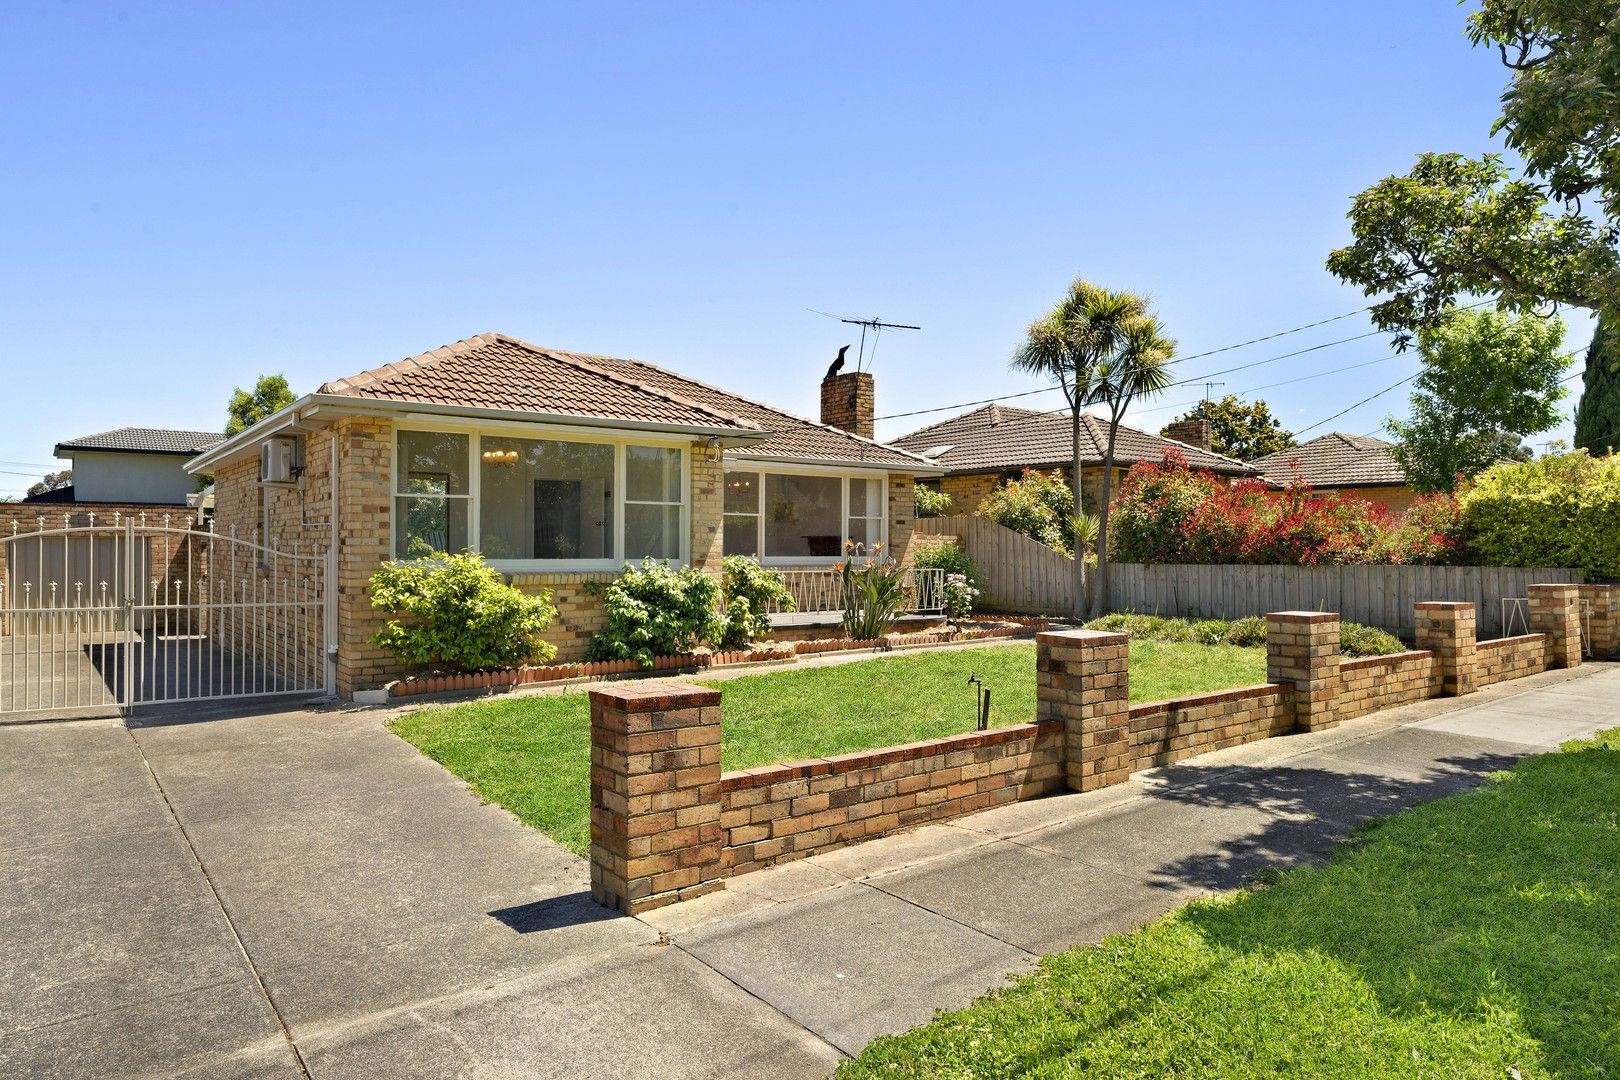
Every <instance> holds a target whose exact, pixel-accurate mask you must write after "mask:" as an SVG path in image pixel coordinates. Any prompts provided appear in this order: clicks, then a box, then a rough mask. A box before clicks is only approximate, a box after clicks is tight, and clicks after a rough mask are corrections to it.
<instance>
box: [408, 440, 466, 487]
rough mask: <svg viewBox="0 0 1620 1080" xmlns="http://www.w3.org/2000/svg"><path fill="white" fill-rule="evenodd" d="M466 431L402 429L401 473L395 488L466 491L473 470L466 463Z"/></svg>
mask: <svg viewBox="0 0 1620 1080" xmlns="http://www.w3.org/2000/svg"><path fill="white" fill-rule="evenodd" d="M468 446H469V443H468V441H467V436H466V435H458V434H456V433H455V432H448V431H402V432H400V433H399V476H398V478H397V479H396V488H395V490H396V491H398V492H399V493H400V494H405V493H407V492H428V491H431V492H436V493H438V494H446V495H465V494H467V492H468V491H469V490H470V488H469V486H468V483H469V480H470V479H471V477H472V472H471V470H470V469H469V468H468V466H467V448H468Z"/></svg>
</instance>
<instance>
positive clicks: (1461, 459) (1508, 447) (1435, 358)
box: [1385, 311, 1570, 492]
mask: <svg viewBox="0 0 1620 1080" xmlns="http://www.w3.org/2000/svg"><path fill="white" fill-rule="evenodd" d="M1563 338H1564V323H1563V320H1561V319H1552V320H1551V321H1544V320H1542V319H1539V318H1536V317H1534V316H1529V317H1525V318H1517V317H1515V316H1512V315H1506V314H1502V313H1500V312H1494V311H1456V312H1453V313H1452V314H1451V315H1450V316H1448V317H1447V318H1446V320H1445V321H1444V322H1442V323H1440V324H1439V325H1438V326H1435V327H1432V328H1426V329H1423V330H1421V331H1419V333H1418V349H1419V351H1421V352H1422V354H1423V371H1422V373H1421V374H1420V375H1418V379H1417V392H1416V393H1415V394H1413V395H1412V415H1411V417H1410V418H1408V419H1406V420H1394V419H1391V420H1389V421H1387V422H1386V425H1385V426H1386V427H1387V428H1388V430H1389V432H1390V434H1391V435H1393V436H1394V437H1395V439H1396V440H1397V441H1398V443H1399V445H1398V446H1396V448H1395V451H1394V453H1395V459H1396V460H1397V461H1399V462H1400V463H1401V467H1402V468H1403V469H1405V470H1406V476H1407V479H1408V480H1409V481H1411V484H1412V486H1413V487H1414V488H1416V489H1417V490H1419V491H1444V492H1449V491H1451V490H1453V489H1454V488H1455V487H1456V486H1457V478H1458V477H1459V476H1473V475H1474V474H1476V473H1478V472H1481V471H1482V470H1484V469H1486V468H1488V467H1489V466H1491V465H1493V464H1495V463H1496V462H1497V461H1500V460H1502V459H1503V458H1516V457H1520V456H1522V454H1523V450H1522V448H1521V447H1520V446H1519V436H1521V435H1534V434H1536V433H1538V432H1542V431H1546V430H1547V429H1548V428H1551V427H1554V426H1555V425H1557V423H1558V420H1559V414H1558V402H1559V401H1560V400H1562V399H1563V397H1564V395H1565V394H1566V393H1567V392H1568V391H1567V390H1566V389H1565V388H1564V387H1563V386H1562V385H1561V381H1562V376H1563V373H1564V370H1565V369H1566V368H1567V367H1568V366H1569V362H1570V357H1569V354H1567V353H1564V352H1561V351H1560V345H1561V344H1562V342H1563Z"/></svg>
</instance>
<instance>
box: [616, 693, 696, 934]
mask: <svg viewBox="0 0 1620 1080" xmlns="http://www.w3.org/2000/svg"><path fill="white" fill-rule="evenodd" d="M724 846H725V831H724V830H723V829H722V828H721V827H720V691H718V690H706V689H703V688H702V687H697V686H688V685H686V684H685V683H678V682H638V683H626V684H623V685H618V686H605V687H602V688H600V689H596V690H592V691H591V899H593V900H595V901H596V902H597V903H599V904H601V905H603V906H604V907H610V908H613V909H615V910H617V911H622V912H624V913H625V914H626V915H635V914H638V913H640V912H643V911H650V910H651V909H653V908H656V907H662V906H664V905H665V904H672V903H674V902H675V901H677V900H687V899H690V898H691V897H694V896H699V895H701V894H703V893H706V892H710V891H713V890H715V889H719V888H724V886H725V882H724V881H721V880H717V879H719V878H720V876H721V874H722V870H721V867H720V852H721V850H722V849H723V848H724Z"/></svg>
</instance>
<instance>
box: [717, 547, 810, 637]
mask: <svg viewBox="0 0 1620 1080" xmlns="http://www.w3.org/2000/svg"><path fill="white" fill-rule="evenodd" d="M721 566H722V567H724V569H725V581H724V584H723V585H722V586H721V592H722V596H723V597H724V601H725V612H724V613H723V614H722V615H721V618H720V622H721V627H720V631H719V634H720V636H719V638H718V640H716V641H715V645H717V646H718V647H719V648H722V649H741V648H744V647H745V646H747V645H748V643H749V642H751V641H758V640H759V639H760V638H762V637H764V636H765V635H766V634H768V633H770V632H771V616H770V609H771V607H772V606H775V607H776V608H778V609H779V610H782V611H792V610H793V609H794V603H793V594H792V593H790V592H788V589H787V585H786V583H785V582H784V581H783V580H782V574H781V572H780V571H777V570H767V569H765V568H764V567H763V566H761V565H759V562H758V561H757V560H755V559H752V558H750V557H749V556H747V555H728V556H726V558H725V561H724V562H722V563H721Z"/></svg>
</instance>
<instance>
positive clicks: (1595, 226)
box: [1327, 0, 1620, 348]
mask: <svg viewBox="0 0 1620 1080" xmlns="http://www.w3.org/2000/svg"><path fill="white" fill-rule="evenodd" d="M1614 23H1615V20H1614V10H1613V6H1612V5H1610V4H1605V3H1592V2H1590V0H1484V2H1483V3H1482V4H1481V6H1480V9H1479V10H1478V11H1477V12H1475V13H1474V14H1473V15H1472V16H1470V17H1469V20H1468V35H1469V37H1470V39H1471V40H1472V41H1473V42H1474V44H1475V45H1481V46H1486V47H1490V48H1494V49H1495V50H1496V51H1497V53H1498V55H1499V56H1500V58H1501V60H1502V63H1503V64H1504V65H1506V67H1507V69H1508V71H1509V72H1510V80H1509V83H1508V87H1507V89H1506V90H1505V91H1504V93H1503V95H1502V112H1501V115H1500V117H1499V118H1498V119H1497V121H1496V123H1495V125H1494V127H1493V129H1492V131H1493V134H1500V135H1502V137H1503V141H1504V142H1505V143H1506V144H1507V146H1508V147H1509V149H1511V150H1513V151H1515V152H1516V153H1517V154H1519V155H1520V157H1521V158H1522V160H1523V162H1524V168H1523V172H1522V175H1515V174H1514V172H1513V171H1512V170H1510V169H1509V167H1508V166H1507V165H1506V164H1505V163H1504V161H1503V159H1502V158H1501V156H1500V155H1494V154H1491V155H1485V156H1483V157H1480V158H1468V157H1464V156H1463V155H1460V154H1435V153H1426V154H1423V155H1421V156H1420V157H1419V158H1418V162H1417V165H1416V166H1415V167H1414V168H1413V169H1412V170H1411V171H1410V172H1409V173H1407V174H1406V175H1405V176H1391V177H1386V178H1385V179H1383V180H1380V181H1379V182H1378V183H1376V184H1374V185H1373V186H1372V187H1370V188H1368V189H1367V190H1366V191H1363V192H1362V193H1361V194H1360V195H1357V196H1356V197H1355V200H1354V202H1353V204H1352V206H1351V210H1350V220H1351V232H1352V234H1353V236H1354V242H1353V243H1352V244H1350V245H1349V246H1348V247H1343V248H1340V249H1338V250H1337V251H1335V252H1333V253H1332V255H1331V256H1329V258H1328V264H1327V265H1328V269H1329V270H1331V271H1332V272H1333V273H1335V274H1337V275H1338V276H1339V277H1341V278H1343V279H1344V280H1346V281H1349V282H1351V283H1353V284H1356V285H1359V286H1361V287H1362V289H1363V290H1364V291H1365V292H1366V294H1367V295H1368V296H1376V295H1384V294H1389V296H1388V298H1387V299H1385V300H1382V301H1380V302H1378V303H1377V304H1375V305H1373V307H1372V316H1373V320H1374V322H1376V323H1377V324H1378V325H1379V326H1380V327H1382V328H1384V329H1387V330H1392V331H1395V332H1396V341H1397V343H1398V344H1399V345H1400V346H1401V347H1403V348H1404V347H1405V345H1406V344H1408V343H1409V342H1410V341H1411V340H1412V335H1413V334H1414V333H1415V332H1416V331H1418V330H1420V329H1422V328H1424V327H1427V326H1434V325H1436V324H1438V323H1439V322H1440V321H1441V320H1443V319H1444V318H1445V315H1446V312H1447V310H1448V309H1449V308H1450V307H1451V306H1452V305H1453V304H1454V303H1455V301H1456V299H1457V298H1458V297H1459V296H1463V295H1467V294H1479V295H1487V296H1493V297H1495V298H1496V299H1497V301H1498V303H1499V304H1500V305H1501V306H1502V307H1503V308H1505V309H1508V310H1512V311H1519V312H1526V311H1532V310H1537V309H1540V308H1542V307H1543V306H1544V305H1546V304H1548V303H1551V304H1555V305H1571V306H1575V307H1582V308H1588V309H1592V310H1597V311H1603V310H1607V311H1611V312H1620V217H1617V215H1620V124H1616V123H1615V122H1614V117H1615V114H1616V109H1617V108H1620V105H1617V102H1620V32H1617V31H1616V28H1615V25H1614Z"/></svg>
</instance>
